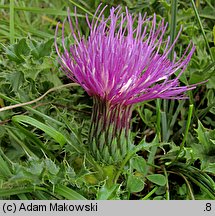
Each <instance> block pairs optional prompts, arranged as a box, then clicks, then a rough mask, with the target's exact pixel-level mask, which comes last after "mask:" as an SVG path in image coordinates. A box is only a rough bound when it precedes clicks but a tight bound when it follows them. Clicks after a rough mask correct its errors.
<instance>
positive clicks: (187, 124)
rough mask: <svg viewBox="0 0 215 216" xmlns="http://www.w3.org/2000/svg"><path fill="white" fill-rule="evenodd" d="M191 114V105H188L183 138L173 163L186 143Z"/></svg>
mask: <svg viewBox="0 0 215 216" xmlns="http://www.w3.org/2000/svg"><path fill="white" fill-rule="evenodd" d="M192 114H193V104H190V106H189V110H188V117H187V123H186V129H185V133H184V137H183V140H182V142H181V145H180V149H179V152H178V154H177V156H176V158H175V160H174V161H173V162H175V161H176V160H177V159H178V157H179V155H180V153H181V152H182V150H183V148H184V144H185V142H186V139H187V135H188V132H189V128H190V124H191V119H192Z"/></svg>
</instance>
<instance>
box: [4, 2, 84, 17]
mask: <svg viewBox="0 0 215 216" xmlns="http://www.w3.org/2000/svg"><path fill="white" fill-rule="evenodd" d="M13 1H14V0H13ZM0 9H10V6H8V5H0ZM14 10H17V11H28V12H31V13H37V14H46V15H47V14H48V15H55V16H56V15H59V16H68V13H67V11H60V10H57V9H52V8H39V7H38V8H37V7H16V6H15V7H14ZM70 15H71V16H75V14H74V13H70ZM77 17H85V16H84V15H81V14H77Z"/></svg>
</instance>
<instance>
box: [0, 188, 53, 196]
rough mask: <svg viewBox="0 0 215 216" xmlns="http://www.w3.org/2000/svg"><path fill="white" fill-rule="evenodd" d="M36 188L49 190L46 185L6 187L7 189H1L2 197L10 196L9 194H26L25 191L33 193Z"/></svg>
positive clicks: (0, 194)
mask: <svg viewBox="0 0 215 216" xmlns="http://www.w3.org/2000/svg"><path fill="white" fill-rule="evenodd" d="M36 190H39V191H46V192H49V191H48V190H47V189H45V188H44V187H37V186H35V187H32V186H31V187H24V188H23V187H19V188H9V189H8V188H6V189H0V197H6V196H7V197H8V196H12V195H17V194H24V193H31V192H34V191H36Z"/></svg>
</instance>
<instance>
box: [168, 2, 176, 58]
mask: <svg viewBox="0 0 215 216" xmlns="http://www.w3.org/2000/svg"><path fill="white" fill-rule="evenodd" d="M176 23H177V0H172V1H171V22H170V44H173V42H174V40H175V37H176ZM173 56H174V47H173V49H172V50H171V52H170V54H169V59H170V61H172V60H173Z"/></svg>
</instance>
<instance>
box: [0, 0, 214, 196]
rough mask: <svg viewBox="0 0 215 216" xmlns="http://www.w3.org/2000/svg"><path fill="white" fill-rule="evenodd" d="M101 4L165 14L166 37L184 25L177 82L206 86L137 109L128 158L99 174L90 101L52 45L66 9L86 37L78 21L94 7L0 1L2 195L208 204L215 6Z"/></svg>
mask: <svg viewBox="0 0 215 216" xmlns="http://www.w3.org/2000/svg"><path fill="white" fill-rule="evenodd" d="M102 2H103V3H104V4H108V5H109V6H110V7H111V6H117V5H118V4H121V5H123V6H127V7H128V9H129V10H130V11H131V12H132V13H134V14H136V13H139V12H140V13H145V12H147V14H148V15H152V14H153V13H156V14H157V15H158V19H161V18H162V17H164V18H165V20H166V21H167V22H169V23H170V25H169V29H168V33H169V34H170V35H171V37H172V38H174V37H175V35H176V33H177V31H178V30H179V28H180V26H181V25H182V27H183V32H182V34H181V36H180V39H179V41H178V43H177V45H176V47H175V51H176V53H177V55H178V56H180V55H181V54H182V52H183V50H184V47H186V46H187V45H188V43H189V42H190V40H192V41H193V42H194V44H195V46H196V52H195V54H194V56H193V57H192V60H191V62H190V64H189V67H188V69H187V70H186V73H185V74H184V76H183V77H182V78H181V82H182V83H184V84H188V83H189V84H193V83H197V82H201V81H204V80H208V81H207V82H206V83H205V84H202V85H199V86H198V88H197V89H196V90H194V91H192V92H190V93H189V97H190V99H189V100H186V101H161V100H156V101H151V102H145V103H141V104H138V106H136V107H135V111H134V112H133V124H132V133H133V138H134V141H135V145H136V146H137V147H136V149H135V151H134V152H130V153H129V155H128V157H127V158H126V160H125V161H123V164H122V166H121V167H120V169H119V170H115V168H113V167H105V168H101V166H100V165H99V164H98V163H96V162H95V161H94V160H93V158H92V157H91V156H90V155H89V153H88V150H87V142H86V141H87V134H88V129H89V121H90V115H91V105H92V100H91V98H89V96H88V95H87V94H86V93H85V92H84V91H83V90H82V89H81V88H80V87H78V86H76V85H74V84H71V83H70V80H68V79H67V78H66V77H65V76H64V74H63V73H61V72H60V71H59V65H58V62H57V60H56V58H57V57H56V53H55V49H54V47H53V41H54V39H53V38H54V31H55V27H56V23H57V22H58V21H61V22H62V21H63V20H64V18H66V16H67V12H66V10H67V7H70V8H71V16H72V17H73V18H74V16H73V13H72V11H73V8H74V6H76V7H77V13H78V16H79V17H80V19H79V20H80V21H79V22H80V25H81V31H82V33H83V34H85V35H87V34H88V29H87V28H86V22H85V19H84V18H82V17H84V15H85V14H86V13H87V14H89V15H90V16H91V17H92V14H93V13H94V12H95V10H96V8H97V6H98V4H99V3H100V1H97V0H96V1H92V0H89V1H83V0H73V1H72V0H67V1H63V0H57V1H54V0H42V1H38V0H36V1H30V0H28V1H22V0H21V1H18V0H10V1H8V0H1V1H0V50H1V52H0V198H1V199H214V198H215V183H214V179H215V118H214V116H215V69H214V66H215V61H214V59H215V26H214V20H215V15H214V11H215V1H213V0H204V1H203V0H196V1H195V2H194V1H192V0H186V1H179V0H178V1H177V2H176V1H174V0H173V1H172V2H170V1H168V0H160V1H155V0H145V1H143V0H134V1H131V0H123V1H117V0H109V1H105V0H103V1H102ZM107 15H108V10H107ZM66 32H67V34H68V35H69V28H68V27H67V29H66ZM72 42H73V41H72V38H69V37H68V43H72ZM170 58H171V55H170ZM47 91H48V93H47V94H46V95H45V96H42V95H43V94H45V93H46V92H47ZM34 100H35V101H34ZM31 101H32V102H31ZM23 103H24V104H23ZM13 105H14V106H13ZM11 106H13V107H11ZM8 107H9V108H8ZM101 173H102V175H101ZM113 173H116V175H113ZM105 176H109V179H106V178H105ZM111 182H114V184H113V183H111Z"/></svg>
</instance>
